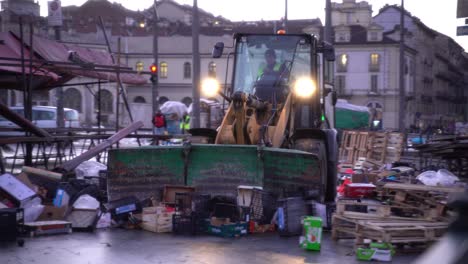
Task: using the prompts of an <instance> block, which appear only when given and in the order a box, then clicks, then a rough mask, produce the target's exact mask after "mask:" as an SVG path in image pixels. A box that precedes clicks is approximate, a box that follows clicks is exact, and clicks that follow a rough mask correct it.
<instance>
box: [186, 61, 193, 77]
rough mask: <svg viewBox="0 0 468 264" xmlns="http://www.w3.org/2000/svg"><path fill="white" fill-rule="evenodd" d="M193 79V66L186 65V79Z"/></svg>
mask: <svg viewBox="0 0 468 264" xmlns="http://www.w3.org/2000/svg"><path fill="white" fill-rule="evenodd" d="M190 78H192V65H190V62H186V63H184V79H190Z"/></svg>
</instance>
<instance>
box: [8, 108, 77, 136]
mask: <svg viewBox="0 0 468 264" xmlns="http://www.w3.org/2000/svg"><path fill="white" fill-rule="evenodd" d="M10 110H12V111H13V112H15V113H17V114H19V115H21V116H24V107H23V106H12V107H10ZM63 110H64V115H65V127H75V128H78V127H81V125H80V121H79V113H78V111H76V110H74V109H70V108H64V109H63ZM32 119H33V120H32V123H33V124H34V125H36V126H37V127H40V128H56V127H57V107H55V106H33V107H32ZM0 128H18V125H16V124H15V123H13V122H11V121H10V120H8V119H6V118H5V117H3V116H2V115H1V113H0ZM7 133H8V134H10V132H7ZM1 134H2V135H3V134H4V133H1ZM15 134H16V133H15Z"/></svg>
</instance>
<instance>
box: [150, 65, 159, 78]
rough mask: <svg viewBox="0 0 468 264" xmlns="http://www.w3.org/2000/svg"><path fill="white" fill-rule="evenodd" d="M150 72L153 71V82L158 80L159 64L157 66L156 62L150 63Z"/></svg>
mask: <svg viewBox="0 0 468 264" xmlns="http://www.w3.org/2000/svg"><path fill="white" fill-rule="evenodd" d="M150 72H151V78H150V80H151V82H153V83H154V82H156V78H157V76H158V66H156V64H154V63H153V64H151V65H150Z"/></svg>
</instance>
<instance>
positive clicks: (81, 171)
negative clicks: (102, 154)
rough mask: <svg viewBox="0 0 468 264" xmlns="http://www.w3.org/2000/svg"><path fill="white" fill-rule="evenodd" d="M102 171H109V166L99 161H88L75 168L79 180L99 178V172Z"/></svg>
mask: <svg viewBox="0 0 468 264" xmlns="http://www.w3.org/2000/svg"><path fill="white" fill-rule="evenodd" d="M101 170H107V166H106V165H104V164H102V163H100V162H97V161H93V160H87V161H83V162H82V163H81V164H80V165H78V167H76V168H75V175H76V178H77V179H85V177H95V178H99V177H100V175H99V171H101Z"/></svg>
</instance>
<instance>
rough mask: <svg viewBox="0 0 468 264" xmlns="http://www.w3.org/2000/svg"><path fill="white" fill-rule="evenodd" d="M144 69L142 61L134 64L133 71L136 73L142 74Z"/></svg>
mask: <svg viewBox="0 0 468 264" xmlns="http://www.w3.org/2000/svg"><path fill="white" fill-rule="evenodd" d="M144 67H145V64H144V63H143V62H142V61H138V62H137V63H136V64H135V69H136V71H137V72H142V71H143V68H144Z"/></svg>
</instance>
